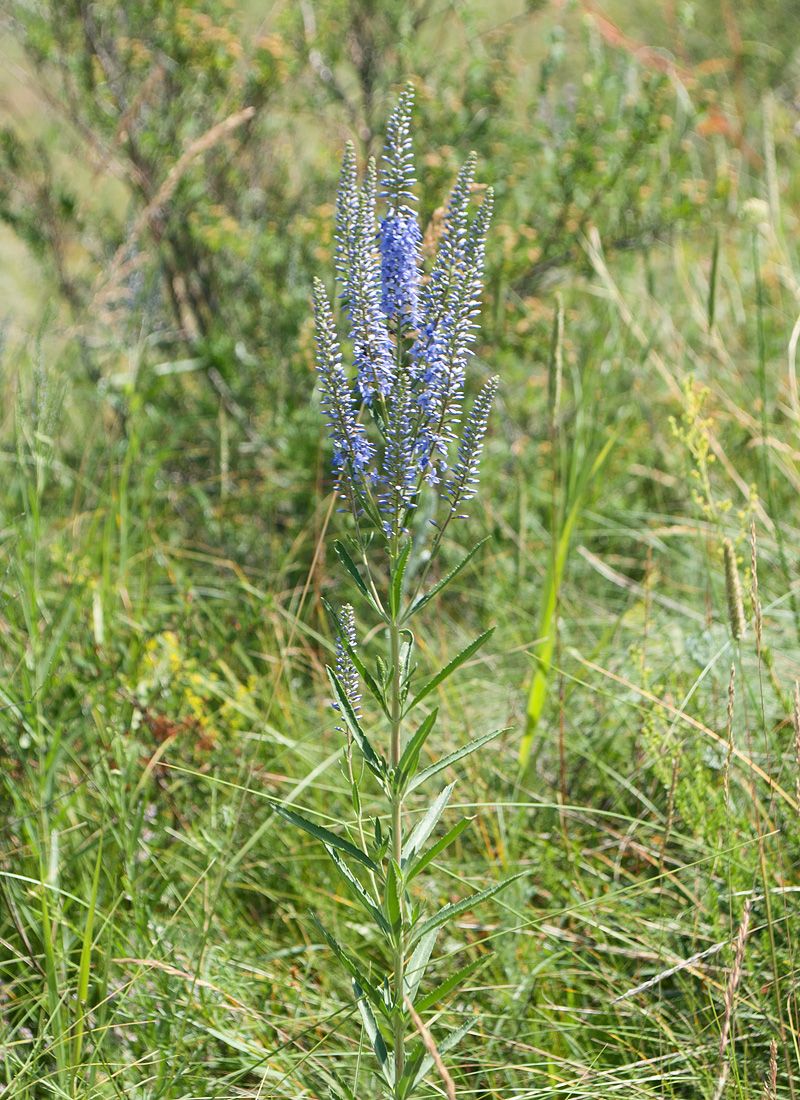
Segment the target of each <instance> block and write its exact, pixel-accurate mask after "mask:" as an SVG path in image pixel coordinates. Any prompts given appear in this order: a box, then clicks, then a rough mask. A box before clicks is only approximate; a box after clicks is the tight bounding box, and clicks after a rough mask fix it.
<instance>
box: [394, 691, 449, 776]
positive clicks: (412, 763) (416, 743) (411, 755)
mask: <svg viewBox="0 0 800 1100" xmlns="http://www.w3.org/2000/svg"><path fill="white" fill-rule="evenodd" d="M438 714H439V708H438V707H437V708H436V710H433V711H431V713H430V714H429V715H428V717H427V718H425V719H423V721H422V722H421V723H420V726H419V729H418V730H417V731H416V733H415V734H414V736H413V737H412V738H411V740H410V741H409V742H408V744H407V745H406V747H405V749H404V750H403V755H402V756H401V757H400V762H399V764H398V765H397V778H398V784H399V785H400V786H401V787H402V785H403V781H404V780H405V779H407V778H408V776H409V775H411V774H412V772H414V771H415V770H416V767H417V761H418V760H419V754H420V751H421V750H422V746H423V745H424V744H425V742H426V741H427V739H428V734H429V733H430V732H431V730H432V729H433V727H434V726H435V724H436V718H437V716H438Z"/></svg>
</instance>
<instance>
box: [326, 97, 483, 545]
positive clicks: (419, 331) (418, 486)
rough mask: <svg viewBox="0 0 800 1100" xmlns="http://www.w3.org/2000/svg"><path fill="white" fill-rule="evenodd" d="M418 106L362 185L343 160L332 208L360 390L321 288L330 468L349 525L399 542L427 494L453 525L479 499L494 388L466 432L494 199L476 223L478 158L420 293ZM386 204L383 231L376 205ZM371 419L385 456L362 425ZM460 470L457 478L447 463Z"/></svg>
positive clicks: (403, 114)
mask: <svg viewBox="0 0 800 1100" xmlns="http://www.w3.org/2000/svg"><path fill="white" fill-rule="evenodd" d="M412 102H413V92H412V89H411V88H408V89H407V90H406V91H405V92H404V93H403V95H402V96H401V97H400V100H399V102H398V105H397V107H396V109H395V111H394V112H393V114H392V116H391V118H390V120H389V124H388V127H387V140H386V147H385V150H384V155H383V159H382V165H381V170H380V172H378V169H377V167H376V165H375V163H374V161H371V162H370V164H369V166H368V168H367V172H366V175H365V177H364V180H363V183H361V184H359V180H358V170H357V165H356V157H355V152H354V150H353V147H352V146H348V148H347V152H346V153H345V157H344V162H343V165H342V174H341V181H340V185H339V195H338V202H337V219H336V220H337V235H336V272H337V279H338V281H339V283H340V285H341V288H342V294H341V297H342V302H343V308H344V312H345V315H346V317H347V320H348V322H349V337H350V341H351V343H352V349H353V352H352V354H353V365H354V368H355V369H354V378H353V379H352V380H351V379H350V377H349V376H348V374H347V372H346V371H345V369H344V367H343V365H342V355H341V351H340V347H339V343H338V340H337V337H336V333H335V328H334V322H333V316H332V312H331V308H330V305H329V304H328V302H327V299H326V298H325V294H324V291H323V289H322V286H321V284H320V283H319V282H317V283H316V284H315V292H314V307H315V315H316V321H317V347H318V365H319V373H320V379H321V391H322V401H323V407H324V409H325V412H326V414H327V417H328V424H329V427H330V430H331V437H332V439H333V443H334V458H333V466H334V471H335V473H336V475H337V479H338V483H339V486H340V489H341V492H342V495H343V497H344V498H345V499H347V500H348V503H349V506H350V508H351V509H352V511H353V513H354V515H356V516H358V515H360V514H361V513H362V512H365V513H366V514H367V515H368V516H369V517H370V519H371V520H372V521H373V522H374V523H375V524H376V525H379V526H380V527H382V529H383V531H384V533H385V534H386V535H387V537H390V538H391V537H397V536H398V535H399V534H400V532H401V531H402V530H404V529H405V526H406V524H407V522H408V518H409V516H410V514H411V512H412V511H413V509H414V508H415V507H416V504H417V502H418V499H419V495H420V492H421V490H422V487H423V485H424V484H425V483H427V484H428V485H437V484H441V486H442V488H441V495H442V497H443V499H444V500H445V501H446V502H447V503H448V505H449V507H450V514H451V515H455V514H460V511H459V510H460V508H461V507H462V505H463V504H464V502H465V501H466V500H468V499H469V498H470V497H471V496H473V495H474V493H475V486H476V484H477V475H478V463H479V458H480V453H481V449H482V444H483V437H484V434H485V432H486V425H487V420H488V415H489V408H490V405H491V401H492V398H493V397H494V394H495V393H496V390H497V380H496V379H492V380H490V381H489V382H488V383H487V384H486V385H485V386H484V388H483V390H482V391H481V393H480V394H479V396H478V398H477V400H476V402H475V404H474V406H473V408H472V411H471V412H470V414H469V416H468V417H467V420H466V423H465V424H464V426H463V430H462V431H459V428H460V425H461V420H462V412H463V402H464V382H465V377H466V366H467V360H468V358H469V356H470V354H471V353H472V345H473V343H474V340H475V334H476V328H477V326H476V318H477V316H478V314H479V312H480V295H481V289H482V273H483V265H484V250H485V240H486V230H487V227H488V223H489V218H490V216H491V207H492V195H491V191H488V192H487V193H486V196H485V198H484V201H483V203H482V205H481V206H480V208H479V209H478V211H477V213H476V214H475V215H474V217H473V218H472V219H470V216H469V201H470V196H471V193H472V191H473V184H474V176H475V157H474V156H471V157H470V158H469V159H468V161H467V163H466V164H465V165H464V167H463V168H462V170H461V172H460V173H459V175H458V178H457V179H456V182H455V186H454V188H453V191H452V193H451V195H450V200H449V203H448V207H447V213H446V216H445V219H444V225H443V232H442V238H441V241H440V244H439V249H438V253H437V255H436V258H435V260H434V262H433V266H432V268H431V270H430V274H429V275H428V277H427V279H423V272H422V259H421V243H422V234H421V232H420V227H419V221H418V218H417V215H416V213H415V211H414V208H413V207H414V204H415V203H416V201H417V200H416V197H415V195H414V190H413V188H414V184H415V183H416V180H415V177H414V162H413V155H412V151H411V140H410V122H411V108H412ZM379 197H380V198H381V199H382V200H385V203H386V214H385V216H384V217H383V219H382V220H381V222H380V225H378V221H377V215H376V205H377V200H378V198H379ZM362 406H363V410H364V412H365V413H366V412H368V413H369V414H371V417H372V420H373V421H374V423H375V425H376V428H377V431H378V434H379V436H380V438H381V442H380V445H379V446H378V447H376V446H374V445H373V444H372V442H371V441H370V440H369V439H368V437H367V434H366V431H365V429H364V426H363V425H362V423H361V422H360V419H359V416H360V412H359V409H360V408H361V407H362ZM456 444H457V460H456V463H455V465H454V466H453V467H452V468H451V465H450V463H451V455H450V452H451V449H452V448H453V447H454V446H455V445H456Z"/></svg>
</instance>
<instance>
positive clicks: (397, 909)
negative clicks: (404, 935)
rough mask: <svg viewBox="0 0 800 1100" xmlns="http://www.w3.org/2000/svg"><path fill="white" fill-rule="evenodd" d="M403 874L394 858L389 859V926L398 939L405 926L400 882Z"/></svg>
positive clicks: (387, 902)
mask: <svg viewBox="0 0 800 1100" xmlns="http://www.w3.org/2000/svg"><path fill="white" fill-rule="evenodd" d="M401 882H402V876H401V874H400V869H399V868H398V866H397V864H396V863H395V861H394V860H393V859H391V860H389V870H388V872H387V874H386V893H385V898H386V901H385V907H386V916H387V918H388V920H389V927H390V928H391V930H392V935H393V937H394V938H395V939H396V938H397V937H398V936H399V934H400V931H401V929H402V927H403V911H402V908H401V906H400V884H401Z"/></svg>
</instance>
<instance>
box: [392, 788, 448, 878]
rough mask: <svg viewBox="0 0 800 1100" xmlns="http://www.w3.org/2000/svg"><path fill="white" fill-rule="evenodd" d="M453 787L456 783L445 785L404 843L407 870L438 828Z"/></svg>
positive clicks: (404, 866)
mask: <svg viewBox="0 0 800 1100" xmlns="http://www.w3.org/2000/svg"><path fill="white" fill-rule="evenodd" d="M453 787H455V783H451V784H450V786H449V787H445V789H444V790H443V791H442V793H441V794H440V795H439V796H438V798H437V799H436V800H435V801H434V803H433V805H432V806H431V807H430V808H429V809H428V811H427V813H426V814H425V816H424V817H423V818H422V820H421V821H419V822H417V825H416V826H415V828H414V830H413V832H412V833H411V836H410V837H409V838H408V840H406V842H405V843H404V845H403V852H404V857H403V870H405V868H406V867H407V866H408V864H410V863H412V862H413V860H414V857H415V856H416V855H418V854H419V853H420V852H421V851H422V849H423V847H424V845H425V841H426V840H427V839H428V837H429V836H430V835H431V833H432V832H433V830H434V829H435V828H436V826H437V824H438V821H439V818H440V817H441V816H442V814H443V813H444V811H445V807H446V806H447V803H448V802H449V801H450V795H451V794H452V793H453Z"/></svg>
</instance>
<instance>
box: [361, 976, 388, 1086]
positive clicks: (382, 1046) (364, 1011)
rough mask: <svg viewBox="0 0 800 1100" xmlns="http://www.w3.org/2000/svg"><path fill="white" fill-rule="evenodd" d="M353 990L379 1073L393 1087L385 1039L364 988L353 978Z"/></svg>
mask: <svg viewBox="0 0 800 1100" xmlns="http://www.w3.org/2000/svg"><path fill="white" fill-rule="evenodd" d="M353 992H354V993H355V995H356V1001H357V1002H358V1011H359V1012H360V1013H361V1019H362V1021H363V1023H364V1030H365V1031H366V1033H367V1038H368V1039H369V1042H370V1046H371V1047H372V1049H373V1050H374V1051H375V1057H376V1058H377V1059H378V1064H379V1065H380V1067H381V1073H382V1074H383V1076H384V1078H385V1079H386V1083H387V1084H388V1085H389V1088H394V1063H393V1062H392V1060H391V1059H390V1057H389V1051H388V1050H387V1049H386V1040H385V1039H384V1037H383V1034H382V1032H381V1029H380V1028H379V1027H378V1021H377V1020H376V1019H375V1015H374V1013H373V1011H372V1009H371V1008H370V1007H369V1001H368V1000H367V998H366V996H365V994H364V990H363V989H362V988H361V986H360V985H359V984H358V982H357V981H355V980H354V981H353Z"/></svg>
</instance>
